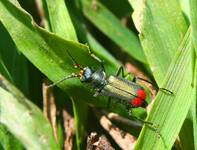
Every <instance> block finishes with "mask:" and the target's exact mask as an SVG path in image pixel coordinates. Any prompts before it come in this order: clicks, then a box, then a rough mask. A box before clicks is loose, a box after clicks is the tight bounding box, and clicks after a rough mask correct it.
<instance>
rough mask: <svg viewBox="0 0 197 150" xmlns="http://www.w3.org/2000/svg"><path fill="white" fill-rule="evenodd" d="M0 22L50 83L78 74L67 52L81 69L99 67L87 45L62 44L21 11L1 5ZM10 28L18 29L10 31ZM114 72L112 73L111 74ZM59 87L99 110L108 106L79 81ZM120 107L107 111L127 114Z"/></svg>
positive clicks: (12, 6)
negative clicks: (94, 96)
mask: <svg viewBox="0 0 197 150" xmlns="http://www.w3.org/2000/svg"><path fill="white" fill-rule="evenodd" d="M0 21H1V22H2V23H3V25H4V26H5V27H6V29H7V31H8V32H9V34H10V36H11V37H12V39H13V41H14V42H15V44H16V46H17V47H18V49H19V50H20V51H21V52H22V53H23V54H24V55H25V56H26V57H27V58H28V59H29V60H30V62H32V63H33V64H34V65H35V66H36V67H37V68H38V69H39V70H40V71H41V72H42V73H44V74H45V75H46V76H47V77H48V78H49V79H50V80H52V81H53V82H56V81H59V80H60V79H62V78H64V77H65V76H68V75H70V74H71V73H73V72H76V73H78V72H79V71H78V70H77V69H76V68H74V67H73V63H72V60H71V58H70V57H69V56H68V53H67V52H66V50H68V51H70V53H71V54H72V56H73V57H74V58H75V59H76V60H77V62H79V63H80V64H81V65H82V66H91V67H94V68H98V67H100V64H99V63H98V62H97V61H96V60H95V59H93V58H92V57H91V56H90V55H89V54H88V46H87V45H83V44H80V43H77V42H71V41H67V40H63V39H62V38H60V37H58V36H56V35H54V34H52V33H49V32H47V31H46V30H44V29H42V28H40V27H38V26H37V25H36V24H35V23H34V22H33V21H32V19H31V17H30V16H29V15H28V14H27V13H26V12H25V11H24V10H23V9H21V8H20V7H16V6H14V5H13V4H11V3H10V2H8V1H6V0H1V1H0ZM13 24H14V25H15V26H16V27H17V28H13ZM106 66H110V64H106ZM114 72H115V70H114ZM114 72H111V73H113V74H114ZM109 73H110V72H109ZM58 86H59V87H60V88H61V89H62V90H64V91H65V92H66V93H67V94H68V95H69V96H72V97H73V98H77V97H81V98H82V99H83V100H84V101H86V102H88V103H91V104H95V105H96V106H98V107H106V106H107V99H106V98H103V97H99V98H93V96H92V95H93V92H92V91H91V90H90V88H87V87H85V86H83V85H82V84H81V82H80V81H79V79H72V80H67V81H65V82H63V83H61V84H59V85H58ZM76 93H77V94H76ZM120 106H122V105H121V104H117V103H112V105H111V106H110V107H111V109H112V110H113V111H115V112H123V113H125V112H126V110H125V109H124V108H122V107H120Z"/></svg>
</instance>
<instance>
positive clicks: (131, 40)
mask: <svg viewBox="0 0 197 150" xmlns="http://www.w3.org/2000/svg"><path fill="white" fill-rule="evenodd" d="M81 2H82V4H83V5H82V7H83V8H82V9H83V12H84V14H85V16H86V17H87V18H88V19H89V20H90V21H91V22H92V23H93V24H94V25H95V26H96V27H97V28H98V29H100V30H101V31H102V32H103V33H104V34H105V35H107V36H108V37H109V38H110V39H111V40H112V41H114V42H115V43H116V44H118V45H119V46H120V47H121V48H122V49H123V50H124V51H125V52H126V53H128V54H129V55H130V56H132V57H133V58H135V59H137V60H138V61H140V62H142V63H145V64H146V63H147V61H146V58H145V56H144V53H143V50H142V47H141V45H140V42H139V40H138V38H137V37H136V35H135V34H134V33H132V32H131V31H129V30H128V29H127V28H126V27H124V26H123V25H122V24H121V22H120V21H119V20H118V19H117V18H116V17H115V16H114V15H113V14H112V13H111V12H110V11H108V10H107V9H106V8H105V7H104V6H103V5H102V4H101V3H99V1H97V2H96V6H97V9H93V7H91V6H92V5H91V4H92V1H91V0H81Z"/></svg>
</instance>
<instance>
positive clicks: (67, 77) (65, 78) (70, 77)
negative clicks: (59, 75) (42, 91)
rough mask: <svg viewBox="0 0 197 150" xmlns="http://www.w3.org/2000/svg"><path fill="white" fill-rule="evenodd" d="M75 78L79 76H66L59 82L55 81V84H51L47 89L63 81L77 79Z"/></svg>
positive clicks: (73, 74)
mask: <svg viewBox="0 0 197 150" xmlns="http://www.w3.org/2000/svg"><path fill="white" fill-rule="evenodd" d="M77 77H80V75H79V74H75V73H72V74H71V75H69V76H66V77H64V78H63V79H61V80H59V81H57V82H54V83H53V84H50V85H49V86H48V88H51V87H54V86H55V85H57V84H59V83H61V82H63V81H64V80H68V79H72V78H77Z"/></svg>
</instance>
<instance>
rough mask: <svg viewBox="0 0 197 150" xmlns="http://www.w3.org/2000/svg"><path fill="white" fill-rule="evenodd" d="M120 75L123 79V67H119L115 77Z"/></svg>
mask: <svg viewBox="0 0 197 150" xmlns="http://www.w3.org/2000/svg"><path fill="white" fill-rule="evenodd" d="M120 74H121V75H122V77H125V75H124V67H123V66H120V67H119V68H118V70H117V72H116V77H118V76H119V75H120Z"/></svg>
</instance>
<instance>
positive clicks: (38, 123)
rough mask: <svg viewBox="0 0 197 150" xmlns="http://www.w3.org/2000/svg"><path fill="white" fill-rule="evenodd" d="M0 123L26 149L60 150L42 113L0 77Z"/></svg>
mask: <svg viewBox="0 0 197 150" xmlns="http://www.w3.org/2000/svg"><path fill="white" fill-rule="evenodd" d="M0 99H1V101H0V110H1V114H0V122H1V123H3V124H4V125H5V126H6V127H7V128H8V129H9V131H10V132H11V133H12V134H14V135H15V136H16V137H17V138H18V139H19V140H20V141H21V143H22V144H23V145H24V147H26V148H28V149H37V150H42V149H54V150H58V149H60V148H59V146H58V145H57V143H56V142H55V139H54V136H53V132H52V128H51V126H50V123H49V122H48V120H47V119H46V118H45V117H44V116H43V114H42V112H41V111H40V110H39V108H38V107H37V106H35V105H34V104H33V103H32V102H30V101H29V100H27V99H26V98H25V97H24V95H23V94H22V93H21V92H20V91H19V90H17V89H16V88H15V87H14V86H13V85H11V84H10V83H9V82H8V81H6V80H5V79H4V78H3V77H2V76H0Z"/></svg>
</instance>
